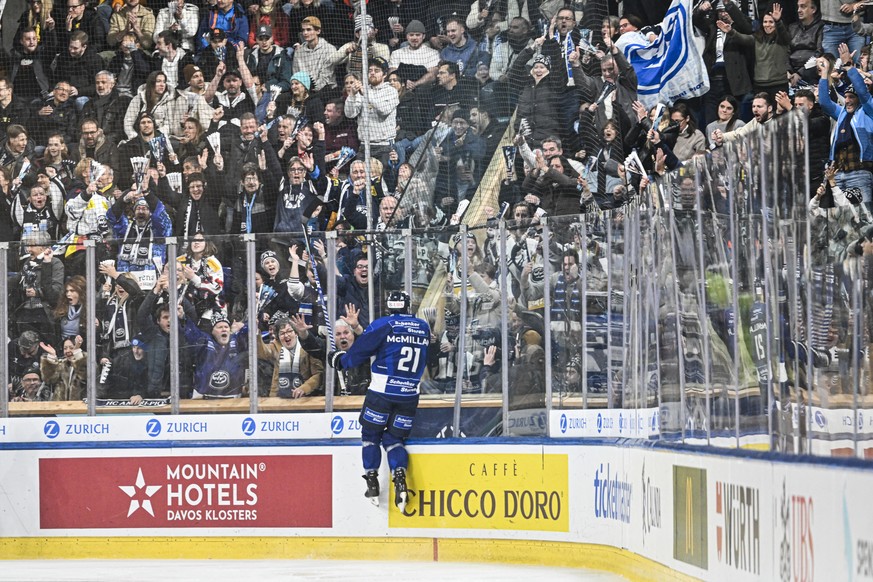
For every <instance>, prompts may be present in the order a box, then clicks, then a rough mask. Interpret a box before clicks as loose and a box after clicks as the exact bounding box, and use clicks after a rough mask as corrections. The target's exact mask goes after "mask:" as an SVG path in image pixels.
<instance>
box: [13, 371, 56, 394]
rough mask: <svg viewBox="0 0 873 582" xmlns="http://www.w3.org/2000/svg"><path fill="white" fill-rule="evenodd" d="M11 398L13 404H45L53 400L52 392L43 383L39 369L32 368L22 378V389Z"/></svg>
mask: <svg viewBox="0 0 873 582" xmlns="http://www.w3.org/2000/svg"><path fill="white" fill-rule="evenodd" d="M10 396H11V401H12V402H45V401H48V400H52V391H51V388H49V386H47V385H46V384H45V383H44V382H43V381H42V373H41V372H40V371H39V368H31V369H29V370H27V372H25V374H24V377H22V378H21V382H20V388H19V389H18V390H16V391H15V393H14V395H10Z"/></svg>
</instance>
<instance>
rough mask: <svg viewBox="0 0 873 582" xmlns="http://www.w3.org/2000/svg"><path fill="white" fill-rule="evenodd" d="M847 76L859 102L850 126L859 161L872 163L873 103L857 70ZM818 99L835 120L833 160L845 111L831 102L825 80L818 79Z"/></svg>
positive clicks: (852, 69)
mask: <svg viewBox="0 0 873 582" xmlns="http://www.w3.org/2000/svg"><path fill="white" fill-rule="evenodd" d="M848 75H849V79H850V80H851V81H852V85H853V86H854V87H855V91H856V92H857V93H858V99H860V101H861V108H860V109H857V110H855V114H854V115H853V116H852V121H851V122H850V125H851V126H852V131H853V132H854V134H855V139H856V140H858V145H859V146H860V148H861V159H862V160H863V161H865V162H869V161H873V147H871V146H873V103H871V101H870V92H869V91H868V90H867V87H866V85H865V84H864V79H863V78H862V77H861V74H860V73H859V72H858V70H857V69H855V68H851V69H849V72H848ZM818 98H819V103H820V104H821V108H822V111H824V112H825V113H827V114H828V115H829V116H830V117H831V119H834V120H836V123H835V124H834V128H833V134H832V135H831V149H830V159H831V160H833V159H834V153H835V151H834V150H835V147H836V143H837V138H838V137H839V131H840V126H841V125H842V123H843V119H845V117H846V109H845V108H844V107H840V106H839V105H837V104H835V103H834V102H833V101H832V100H831V96H830V92H829V91H828V82H827V80H826V79H820V80H819V82H818ZM747 127H748V126H747Z"/></svg>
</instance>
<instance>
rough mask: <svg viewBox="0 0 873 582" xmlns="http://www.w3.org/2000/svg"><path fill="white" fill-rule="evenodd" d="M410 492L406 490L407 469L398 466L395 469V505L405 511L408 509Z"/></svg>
mask: <svg viewBox="0 0 873 582" xmlns="http://www.w3.org/2000/svg"><path fill="white" fill-rule="evenodd" d="M407 499H408V493H407V490H406V469H404V468H403V467H397V468H396V469H394V505H396V506H397V509H399V510H400V512H401V513H403V510H405V509H406V500H407Z"/></svg>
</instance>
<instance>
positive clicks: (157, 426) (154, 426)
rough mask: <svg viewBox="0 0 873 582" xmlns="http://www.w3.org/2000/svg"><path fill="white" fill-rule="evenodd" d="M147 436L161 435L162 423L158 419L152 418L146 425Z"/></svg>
mask: <svg viewBox="0 0 873 582" xmlns="http://www.w3.org/2000/svg"><path fill="white" fill-rule="evenodd" d="M146 434H147V435H149V436H150V437H156V436H158V435H159V434H161V421H160V420H158V419H157V418H151V419H149V421H148V422H147V423H146Z"/></svg>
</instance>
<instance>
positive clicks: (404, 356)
mask: <svg viewBox="0 0 873 582" xmlns="http://www.w3.org/2000/svg"><path fill="white" fill-rule="evenodd" d="M429 344H430V326H428V324H427V322H426V321H424V320H422V319H418V318H417V317H414V316H412V315H389V316H386V317H380V318H379V319H377V320H376V321H374V322H373V323H371V324H370V325H369V326H368V327H367V329H366V331H364V333H363V334H362V335H361V337H359V338H358V339H356V340H355V343H354V344H352V347H351V348H349V351H348V352H346V353H345V354H343V356H342V364H343V368H354V367H355V366H360V365H361V364H363V363H365V362H367V360H368V359H369V358H370V357H371V356H375V359H374V360H373V363H372V364H371V366H370V372H371V375H372V378H371V380H370V390H375V391H376V392H382V393H384V394H385V395H386V396H388V397H393V398H408V397H417V396H418V382H419V380H421V376H422V374H424V370H425V367H426V366H427V347H428V345H429Z"/></svg>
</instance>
